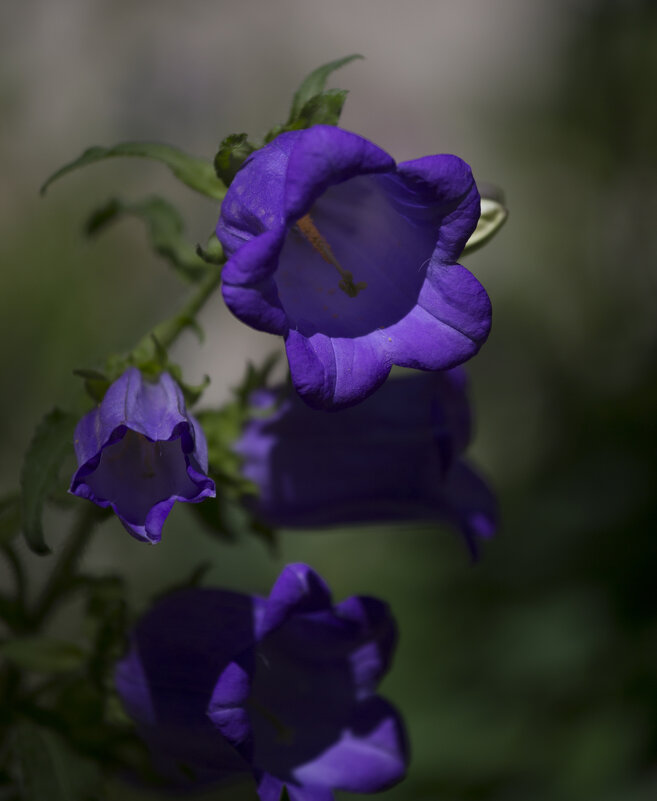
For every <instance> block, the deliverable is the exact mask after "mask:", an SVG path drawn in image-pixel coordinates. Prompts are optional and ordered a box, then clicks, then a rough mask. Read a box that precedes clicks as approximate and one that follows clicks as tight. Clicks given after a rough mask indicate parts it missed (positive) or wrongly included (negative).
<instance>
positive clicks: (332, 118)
mask: <svg viewBox="0 0 657 801" xmlns="http://www.w3.org/2000/svg"><path fill="white" fill-rule="evenodd" d="M357 58H363V56H361V55H358V54H354V55H351V56H346V57H345V58H339V59H337V61H330V62H329V63H328V64H324V65H322V66H321V67H318V68H317V69H316V70H314V71H313V72H311V73H310V75H309V76H308V77H307V78H306V79H305V81H304V82H303V83H302V84H301V86H300V87H299V88H298V89H297V91H296V92H295V95H294V99H293V100H292V107H291V109H290V116H289V117H288V120H287V122H286V123H285V124H284V125H275V126H274V127H273V128H272V129H271V130H270V131H269V133H268V134H267V135H266V136H265V140H264V141H265V144H266V143H268V142H271V141H272V139H275V138H276V137H277V136H278V135H279V134H281V133H283V132H285V131H297V130H299V129H301V128H310V127H311V125H320V124H322V125H337V124H338V121H339V120H340V114H341V113H342V107H343V106H344V101H345V99H346V97H347V90H346V89H325V88H324V87H325V86H326V81H327V79H328V77H329V75H330V74H331V73H332V72H334V71H335V70H337V69H339V68H340V67H344V66H345V64H349V63H350V62H351V61H354V60H355V59H357Z"/></svg>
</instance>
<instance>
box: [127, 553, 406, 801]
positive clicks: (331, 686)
mask: <svg viewBox="0 0 657 801" xmlns="http://www.w3.org/2000/svg"><path fill="white" fill-rule="evenodd" d="M395 641H396V633H395V625H394V621H393V619H392V617H391V616H390V613H389V611H388V608H387V606H386V605H385V604H384V603H382V602H381V601H378V600H376V599H374V598H367V597H353V598H348V599H347V600H345V601H342V602H341V603H339V604H337V605H333V604H332V602H331V594H330V591H329V589H328V587H327V586H326V584H325V583H324V581H323V580H322V579H321V577H320V576H319V575H318V574H317V573H315V572H314V571H313V570H312V569H311V568H309V567H307V566H306V565H302V564H293V565H288V566H287V567H286V568H285V569H284V570H283V572H282V573H281V575H280V577H279V578H278V580H277V581H276V584H275V585H274V587H273V589H272V591H271V593H270V595H269V598H266V599H265V598H260V597H257V596H249V595H242V594H239V593H234V592H227V591H224V590H213V589H190V590H184V591H182V592H179V593H176V594H174V595H171V596H169V597H168V598H166V599H165V600H162V601H160V602H159V603H158V604H156V605H155V606H154V607H153V608H152V609H151V610H150V611H149V612H148V613H147V614H146V615H145V616H144V618H142V620H141V621H140V622H139V623H138V625H137V627H136V629H135V631H134V633H133V636H132V641H131V645H130V649H129V652H128V654H127V655H126V656H125V657H124V659H123V660H122V661H121V662H120V663H119V665H118V667H117V670H116V686H117V689H118V691H119V694H120V696H121V699H122V701H123V703H124V705H125V707H126V709H127V710H128V712H129V713H130V715H131V716H132V717H133V718H134V720H135V721H136V722H137V726H138V728H139V731H140V734H141V735H142V737H143V738H144V739H145V740H146V742H147V743H148V745H149V747H150V749H151V751H152V754H153V759H154V761H155V763H156V765H157V766H158V768H159V770H160V772H161V773H162V774H163V775H165V776H167V777H168V778H169V779H170V780H171V781H172V782H173V783H175V784H177V785H179V786H183V787H184V786H185V785H186V784H189V783H190V782H191V783H192V784H193V785H194V786H198V785H199V784H204V783H211V782H217V781H226V780H230V779H235V778H238V777H240V776H243V775H244V774H251V775H252V776H253V777H254V778H255V780H256V783H257V788H258V794H259V796H260V799H261V801H279V798H280V795H281V790H282V787H283V785H285V786H286V787H287V789H288V793H289V796H290V799H291V801H331V799H332V798H333V792H332V791H333V790H334V789H340V790H348V791H351V792H360V793H370V792H375V791H377V790H382V789H384V788H386V787H389V786H390V785H392V784H395V783H396V782H398V781H400V780H401V779H402V778H403V776H404V773H405V770H406V763H407V749H406V745H405V736H404V731H403V727H402V723H401V720H400V717H399V715H398V714H397V712H396V711H395V709H394V708H393V707H392V706H391V705H390V704H389V703H388V702H387V701H385V700H384V699H383V698H382V697H381V696H379V695H377V694H376V688H377V685H378V684H379V682H380V680H381V678H382V677H383V675H384V674H385V673H386V671H387V670H388V667H389V665H390V661H391V659H392V654H393V651H394V647H395Z"/></svg>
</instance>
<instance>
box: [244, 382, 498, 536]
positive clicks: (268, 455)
mask: <svg viewBox="0 0 657 801" xmlns="http://www.w3.org/2000/svg"><path fill="white" fill-rule="evenodd" d="M281 397H282V398H283V400H282V401H281V400H280V398H281ZM252 402H253V403H254V404H256V405H257V406H259V407H261V408H262V413H259V414H257V415H255V416H254V417H252V419H251V420H249V422H247V424H246V425H245V427H244V430H243V432H242V435H241V437H240V438H239V439H238V440H237V441H236V443H235V444H234V446H233V447H234V450H235V451H236V452H237V453H238V454H239V455H240V456H241V457H242V459H243V464H242V470H243V473H244V475H245V477H246V478H248V479H250V480H251V481H252V482H253V483H254V484H255V485H256V488H257V490H258V494H257V495H256V496H254V499H253V501H252V505H253V510H254V511H255V512H256V513H257V514H258V515H259V516H260V517H261V518H262V519H263V520H264V521H266V522H267V523H269V524H270V525H272V526H276V527H283V528H315V527H322V526H337V525H349V524H353V523H375V522H381V521H395V520H398V521H405V520H428V521H430V520H434V521H438V522H448V523H451V524H452V525H454V526H456V527H457V528H458V529H459V530H460V531H461V532H462V533H463V534H464V536H465V537H466V540H467V542H468V544H469V545H470V547H471V548H472V550H476V541H477V539H479V538H481V537H484V538H487V537H490V536H491V535H492V534H493V533H494V532H495V529H496V526H497V516H498V515H497V501H496V498H495V496H494V494H493V493H492V492H491V490H490V489H489V487H488V486H487V484H486V483H485V482H484V481H483V479H482V478H480V477H479V475H478V474H477V473H476V472H475V470H473V469H472V467H470V465H469V464H468V462H467V461H466V460H465V459H464V458H463V453H464V451H465V449H466V446H467V445H468V443H469V440H470V428H471V423H470V407H469V404H468V398H467V393H466V377H465V373H464V371H463V370H462V369H461V368H455V369H453V370H447V371H444V372H437V373H417V374H414V375H408V376H404V377H398V378H391V379H390V380H389V381H387V382H386V383H385V385H384V386H383V387H381V389H380V390H379V391H378V392H377V393H376V394H374V395H373V396H372V397H370V398H368V399H367V400H366V401H364V402H363V403H361V404H359V405H358V406H353V407H351V408H349V409H344V410H343V411H341V412H338V413H336V414H327V413H322V412H317V411H315V410H313V409H310V408H308V407H307V406H306V405H305V404H304V403H302V402H301V401H300V400H299V399H298V397H297V396H296V394H295V393H292V392H289V391H287V392H285V389H284V388H279V389H278V390H275V389H272V390H259V391H258V393H257V394H256V393H254V396H253V398H252ZM268 407H269V408H270V409H271V410H272V411H271V413H270V414H267V413H266V409H267V408H268Z"/></svg>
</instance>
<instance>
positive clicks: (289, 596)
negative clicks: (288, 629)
mask: <svg viewBox="0 0 657 801" xmlns="http://www.w3.org/2000/svg"><path fill="white" fill-rule="evenodd" d="M330 607H331V591H330V590H329V588H328V585H327V584H326V582H325V581H324V579H323V578H322V577H321V576H320V575H319V574H318V573H316V572H315V571H314V570H313V569H312V568H311V567H308V565H304V564H301V563H296V564H291V565H287V566H286V567H285V568H284V570H283V572H282V573H281V575H280V576H279V577H278V579H277V581H276V583H275V584H274V586H273V587H272V590H271V592H270V593H269V598H268V599H267V602H266V608H265V614H264V617H263V619H262V622H261V624H260V625H259V627H258V638H259V639H262V638H263V637H264V636H265V635H266V634H268V633H269V632H271V631H272V630H273V629H275V628H278V626H280V625H281V624H282V623H284V622H285V620H286V619H287V618H288V617H290V616H291V615H295V614H301V613H305V612H319V611H323V610H325V609H330Z"/></svg>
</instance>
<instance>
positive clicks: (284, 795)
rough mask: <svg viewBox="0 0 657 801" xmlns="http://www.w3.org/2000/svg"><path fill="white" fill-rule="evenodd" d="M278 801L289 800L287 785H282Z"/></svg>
mask: <svg viewBox="0 0 657 801" xmlns="http://www.w3.org/2000/svg"><path fill="white" fill-rule="evenodd" d="M278 801H290V794H289V793H288V791H287V785H286V784H284V785H283V789H282V790H281V797H280V798H279V799H278Z"/></svg>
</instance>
